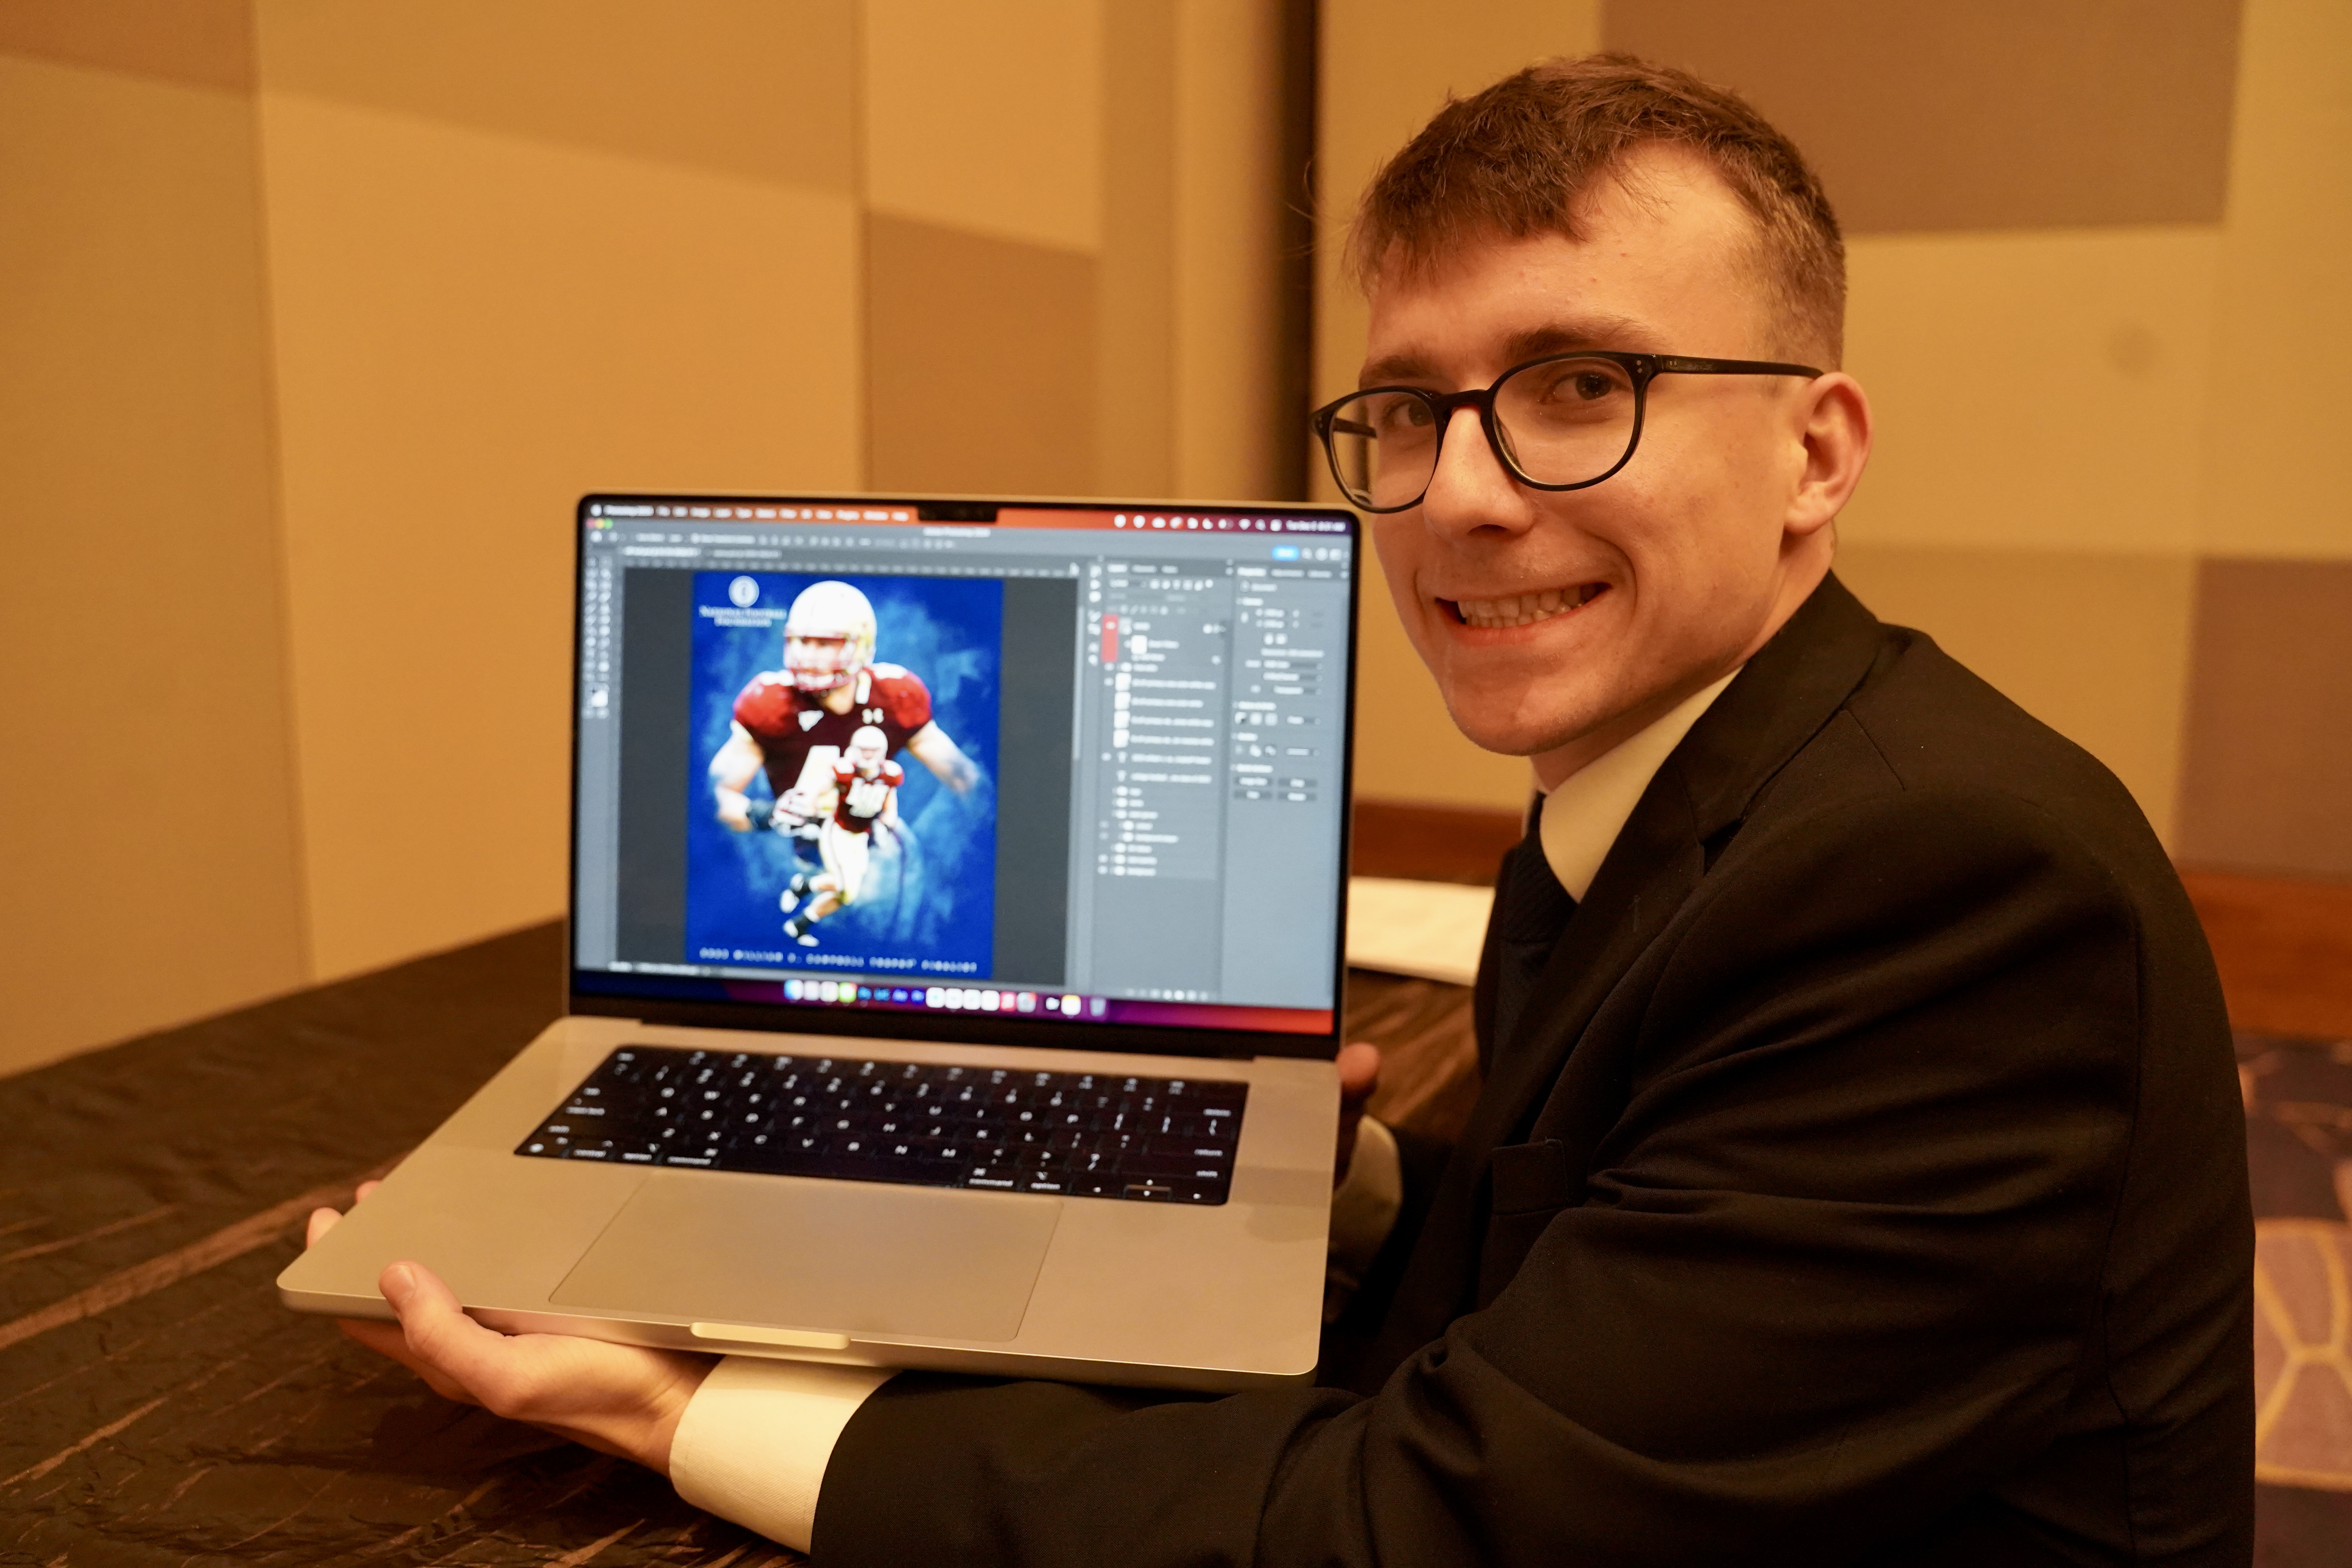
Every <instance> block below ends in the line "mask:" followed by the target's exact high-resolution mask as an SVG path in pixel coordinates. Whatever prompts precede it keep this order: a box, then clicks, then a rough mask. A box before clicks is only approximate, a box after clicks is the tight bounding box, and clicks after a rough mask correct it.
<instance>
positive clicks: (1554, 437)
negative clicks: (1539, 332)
mask: <svg viewBox="0 0 2352 1568" xmlns="http://www.w3.org/2000/svg"><path fill="white" fill-rule="evenodd" d="M1636 407H1637V399H1636V396H1635V392H1634V386H1633V377H1632V376H1631V375H1630V374H1627V373H1626V370H1625V367H1624V366H1622V365H1621V364H1619V363H1616V362H1615V361H1613V360H1605V359H1558V360H1544V361H1540V362H1538V363H1535V364H1529V365H1522V366H1521V367H1520V368H1519V369H1517V370H1516V371H1514V372H1512V373H1511V374H1510V375H1509V376H1508V377H1507V379H1506V380H1505V381H1504V382H1503V384H1501V385H1500V386H1498V387H1496V389H1495V424H1496V433H1497V434H1498V435H1499V436H1500V437H1501V439H1502V443H1503V448H1504V451H1505V453H1506V455H1507V458H1508V460H1509V461H1510V462H1511V463H1513V464H1514V465H1516V466H1517V468H1518V470H1519V473H1520V474H1521V476H1522V477H1523V478H1525V479H1528V480H1529V481H1531V482H1533V483H1535V484H1538V485H1553V486H1565V485H1578V484H1585V483H1588V482H1590V481H1591V480H1593V479H1599V478H1600V477H1601V475H1603V474H1605V473H1607V472H1609V470H1610V469H1612V468H1615V467H1616V466H1617V464H1618V463H1619V461H1620V460H1621V459H1622V458H1624V456H1625V453H1626V451H1627V449H1628V448H1629V447H1631V446H1632V445H1633V431H1634V425H1635V418H1636V412H1635V411H1636ZM1443 435H1444V432H1443V431H1442V430H1441V429H1440V428H1439V426H1438V414H1437V405H1435V404H1434V403H1433V402H1432V401H1431V400H1430V399H1429V398H1428V397H1427V396H1425V395H1423V394H1420V393H1416V392H1403V391H1394V390H1391V391H1380V392H1369V393H1366V394H1364V395H1362V396H1360V397H1353V398H1350V399H1349V400H1348V401H1347V402H1346V403H1344V404H1342V405H1339V408H1338V409H1336V410H1335V411H1334V412H1333V416H1332V420H1331V456H1332V458H1333V461H1334V466H1335V467H1336V468H1337V469H1338V471H1339V483H1340V485H1341V487H1342V488H1343V489H1346V490H1347V492H1348V496H1349V500H1353V501H1354V502H1355V503H1356V504H1357V505H1359V506H1364V507H1370V508H1373V509H1376V510H1389V509H1393V508H1399V507H1407V506H1411V505H1412V503H1413V502H1415V501H1417V500H1420V499H1421V496H1422V492H1423V491H1424V490H1426V489H1428V488H1429V481H1430V480H1431V479H1432V478H1433V477H1434V476H1435V474H1436V472H1437V449H1438V441H1439V438H1440V437H1442V436H1443Z"/></svg>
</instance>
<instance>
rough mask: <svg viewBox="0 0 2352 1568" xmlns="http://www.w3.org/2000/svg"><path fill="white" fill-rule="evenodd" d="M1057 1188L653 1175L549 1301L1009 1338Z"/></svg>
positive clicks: (1040, 1256) (1057, 1208)
mask: <svg viewBox="0 0 2352 1568" xmlns="http://www.w3.org/2000/svg"><path fill="white" fill-rule="evenodd" d="M1061 1212H1062V1202H1061V1200H1060V1199H1059V1198H1051V1197H1044V1196H1030V1195H1028V1194H1014V1193H973V1192H960V1191H955V1190H952V1189H948V1188H939V1187H899V1186H888V1185H885V1184H880V1183H867V1182H802V1181H794V1180H792V1179H790V1178H785V1177H776V1176H727V1175H721V1174H718V1173H712V1174H709V1175H702V1174H696V1173H687V1172H683V1171H680V1172H667V1171H656V1172H655V1173H652V1174H651V1175H650V1176H648V1177H647V1179H646V1183H645V1184H644V1185H642V1186H640V1187H639V1188H638V1189H637V1190H636V1193H635V1195H634V1196H633V1197H631V1198H630V1199H629V1201H628V1203H627V1204H626V1205H624V1206H623V1207H622V1209H621V1212H620V1213H619V1214H618V1215H614V1219H613V1223H612V1224H610V1225H608V1226H605V1227H604V1234H603V1235H602V1236H600V1237H597V1238H596V1242H595V1245H593V1246H592V1247H589V1249H588V1251H587V1253H586V1255H585V1256H583V1258H581V1259H580V1261H579V1262H578V1263H576V1264H574V1265H573V1266H572V1272H571V1273H570V1274H569V1275H568V1276H566V1277H565V1279H564V1281H563V1283H562V1285H561V1286H559V1287H558V1288H557V1289H556V1291H555V1294H554V1295H553V1296H551V1298H549V1299H550V1300H551V1301H553V1302H554V1303H555V1304H556V1305H558V1306H564V1307H587V1308H593V1309H598V1310H604V1311H610V1312H642V1313H645V1314H647V1315H648V1316H656V1317H666V1318H688V1319H706V1320H716V1321H724V1322H730V1323H750V1324H759V1325H761V1326H772V1327H777V1328H793V1329H817V1330H827V1329H829V1330H834V1331H838V1332H842V1333H851V1334H857V1333H866V1334H905V1335H909V1336H917V1335H919V1336H922V1337H926V1338H935V1339H950V1340H1009V1339H1011V1338H1013V1335H1014V1334H1016V1333H1018V1332H1020V1331H1021V1317H1022V1314H1023V1313H1024V1312H1025V1311H1027V1310H1028V1309H1029V1291H1030V1288H1031V1287H1032V1286H1034V1284H1035V1283H1036V1280H1037V1269H1038V1267H1039V1266H1040V1265H1041V1264H1043V1263H1044V1262H1045V1248H1046V1247H1048V1246H1049V1245H1050V1244H1051V1243H1052V1241H1053V1239H1054V1225H1055V1221H1056V1220H1058V1219H1059V1218H1060V1217H1061Z"/></svg>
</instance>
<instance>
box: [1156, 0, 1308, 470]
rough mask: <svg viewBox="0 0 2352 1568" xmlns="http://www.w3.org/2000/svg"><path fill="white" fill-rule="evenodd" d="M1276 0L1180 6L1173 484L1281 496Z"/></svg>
mask: <svg viewBox="0 0 2352 1568" xmlns="http://www.w3.org/2000/svg"><path fill="white" fill-rule="evenodd" d="M1281 49H1282V12H1281V8H1280V7H1279V6H1278V5H1269V4H1266V3H1265V0H1185V3H1184V4H1183V5H1181V6H1179V7H1178V9H1177V60H1178V68H1177V82H1178V92H1177V99H1176V142H1177V146H1178V147H1179V148H1180V149H1181V152H1180V154H1179V159H1178V173H1177V179H1176V183H1175V184H1176V189H1175V195H1176V229H1177V236H1178V238H1177V255H1178V262H1177V268H1176V279H1175V284H1176V287H1175V319H1176V321H1177V324H1178V331H1177V334H1176V354H1175V359H1176V386H1177V395H1176V423H1175V431H1174V434H1175V448H1176V463H1175V467H1176V474H1175V478H1176V489H1177V493H1179V494H1180V495H1185V496H1206V497H1234V498H1237V499H1243V500H1256V499H1267V500H1273V499H1278V497H1277V495H1276V492H1277V489H1278V487H1279V485H1280V468H1281V458H1280V457H1279V456H1278V455H1277V453H1276V447H1275V443H1276V441H1282V442H1284V443H1286V444H1287V443H1289V442H1294V441H1296V440H1297V439H1298V435H1297V429H1296V427H1295V425H1296V423H1297V422H1295V421H1288V420H1285V419H1284V417H1283V415H1284V414H1285V413H1286V412H1288V411H1287V410H1283V409H1280V408H1279V407H1278V406H1277V405H1278V403H1279V397H1280V386H1279V384H1278V377H1277V375H1276V353H1277V351H1278V347H1279V345H1278V343H1277V342H1276V339H1277V336H1278V334H1279V333H1280V331H1281V330H1282V328H1281V322H1280V321H1279V319H1278V303H1279V301H1278V299H1277V290H1278V289H1280V288H1281V283H1282V263H1281V256H1280V252H1279V247H1280V243H1281V233H1280V228H1281V217H1282V209H1281V204H1282V200H1283V181H1284V174H1283V170H1282V168H1281V166H1280V163H1279V162H1278V159H1279V157H1280V151H1281V146H1282V124H1281V117H1282V101H1281V93H1282V58H1281Z"/></svg>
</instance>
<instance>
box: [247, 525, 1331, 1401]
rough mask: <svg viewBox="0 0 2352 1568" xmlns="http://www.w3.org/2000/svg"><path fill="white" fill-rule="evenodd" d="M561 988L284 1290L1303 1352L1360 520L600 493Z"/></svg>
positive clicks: (828, 1352) (1043, 1340)
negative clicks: (480, 1082) (433, 1279)
mask: <svg viewBox="0 0 2352 1568" xmlns="http://www.w3.org/2000/svg"><path fill="white" fill-rule="evenodd" d="M578 536H579V571H578V595H579V599H578V621H577V625H578V647H577V658H576V662H575V666H574V668H575V671H576V677H575V691H574V697H573V706H572V713H573V725H572V732H573V747H572V904H571V909H572V927H571V933H570V943H571V959H570V963H571V985H570V1005H569V1008H568V1011H567V1016H564V1017H563V1018H561V1019H559V1020H557V1021H556V1022H555V1023H554V1024H552V1025H551V1026H549V1027H548V1028H547V1030H546V1031H545V1032H544V1033H542V1034H541V1036H540V1037H539V1038H538V1039H536V1040H535V1041H533V1042H532V1043H531V1044H530V1046H529V1047H527V1048H526V1049H525V1050H524V1051H523V1052H522V1054H521V1055H520V1056H518V1057H517V1058H515V1059H514V1060H513V1061H512V1062H510V1063H509V1064H508V1066H507V1067H506V1068H504V1069H503V1070H502V1071H500V1072H499V1075H498V1076H497V1077H496V1078H495V1079H492V1080H491V1081H490V1082H489V1083H488V1085H486V1086H485V1087H484V1088H483V1089H481V1090H480V1091H479V1092H478V1094H476V1095H475V1096H474V1098H473V1099H472V1100H469V1101H468V1102H467V1104H466V1105H465V1106H464V1107H463V1108H462V1109H460V1110H458V1111H457V1114H456V1115H454V1116H452V1117H451V1118H450V1119H449V1121H447V1122H446V1124H444V1125H443V1126H442V1127H441V1129H440V1130H439V1131H436V1133H435V1134H434V1135H433V1137H432V1138H431V1139H429V1140H428V1141H427V1142H425V1145H424V1146H423V1147H422V1148H420V1149H418V1150H417V1151H416V1152H415V1153H413V1154H411V1155H410V1156H409V1157H408V1158H407V1159H406V1160H405V1161H404V1162H403V1163H402V1164H401V1165H400V1166H399V1168H398V1169H396V1170H395V1171H394V1172H393V1173H392V1174H391V1176H390V1177H389V1178H387V1180H386V1181H385V1183H384V1184H383V1188H382V1190H381V1191H380V1192H378V1193H377V1194H376V1195H375V1196H374V1197H373V1198H371V1199H370V1200H369V1201H368V1202H367V1203H366V1204H364V1205H361V1206H359V1207H358V1208H356V1209H354V1210H353V1211H352V1215H351V1216H350V1217H349V1218H348V1219H346V1220H345V1221H344V1222H343V1223H342V1224H341V1225H340V1226H336V1227H335V1229H334V1230H333V1231H332V1232H331V1233H330V1234H329V1235H328V1236H327V1237H325V1239H324V1240H323V1241H322V1242H321V1243H320V1245H319V1246H318V1247H315V1248H313V1249H312V1250H311V1251H310V1252H307V1253H305V1254H304V1255H303V1256H302V1257H301V1258H299V1259H297V1260H296V1261H295V1262H294V1263H293V1264H292V1265H291V1266H290V1267H289V1268H287V1269H286V1271H285V1272H284V1273H283V1274H282V1275H281V1276H280V1277H279V1279H278V1289H279V1292H280V1294H281V1296H282V1298H283V1299H284V1300H285V1301H286V1302H287V1303H288V1304H289V1306H292V1307H295V1308H298V1309H299V1310H306V1311H318V1312H331V1313H335V1314H338V1315H342V1316H355V1317H373V1318H390V1317H391V1316H392V1315H393V1314H392V1312H391V1310H390V1309H389V1307H388V1306H387V1305H386V1304H385V1303H384V1301H383V1299H382V1298H381V1297H380V1296H379V1295H378V1294H377V1291H376V1289H375V1280H376V1277H377V1275H378V1274H379V1273H380V1272H381V1270H382V1269H383V1266H384V1265H385V1264H386V1263H389V1262H391V1261H393V1260H394V1259H396V1258H417V1259H419V1260H421V1261H423V1262H425V1263H426V1264H428V1265H430V1266H431V1267H432V1268H435V1269H436V1270H437V1271H438V1272H440V1273H441V1274H442V1276H443V1277H444V1278H445V1279H447V1280H448V1281H449V1284H450V1286H451V1287H452V1289H455V1290H456V1291H457V1294H458V1296H459V1298H460V1299H461V1300H463V1301H464V1302H465V1303H466V1305H467V1308H468V1309H469V1310H472V1311H473V1312H474V1313H475V1315H476V1316H478V1317H479V1318H480V1319H481V1320H482V1321H485V1322H487V1323H488V1324H490V1325H491V1326H493V1327H496V1328H500V1329H505V1330H509V1331H525V1330H546V1331H562V1332H568V1333H575V1334H584V1335H589V1336H592V1337H595V1338H601V1339H609V1340H617V1341H623V1342H631V1343H637V1344H647V1345H656V1346H665V1347H670V1348H688V1349H700V1350H710V1351H725V1352H735V1353H749V1354H767V1355H777V1356H789V1357H793V1358H798V1359H803V1360H814V1361H831V1362H837V1363H855V1364H863V1365H881V1366H912V1367H929V1368H937V1369H942V1370H951V1371H966V1372H978V1373H998V1374H1004V1375H1024V1376H1045V1377H1066V1378H1075V1379H1085V1380H1096V1381H1106V1382H1117V1383H1128V1384H1141V1385H1161V1386H1175V1387H1192V1388H1201V1389H1229V1388H1239V1387H1245V1386H1249V1385H1252V1384H1262V1383H1266V1382H1270V1381H1283V1380H1291V1379H1299V1378H1305V1377H1307V1376H1309V1375H1311V1373H1313V1370H1314V1367H1315V1362H1316V1355H1317V1339H1318V1326H1319V1318H1320V1308H1321V1301H1322V1281H1323V1269H1324V1247H1325V1237H1326V1232H1327V1229H1328V1219H1329V1197H1330V1190H1331V1163H1332V1157H1333V1142H1334V1134H1335V1131H1336V1125H1337V1117H1338V1089H1337V1079H1336V1077H1335V1074H1334V1070H1333V1068H1332V1058H1334V1057H1335V1056H1336V1055H1337V1054H1338V1049H1339V1000H1340V986H1341V979H1342V973H1343V971H1342V964H1343V958H1342V942H1341V937H1342V932H1343V931H1344V929H1345V918H1344V917H1345V908H1344V904H1345V897H1346V868H1347V852H1346V848H1347V847H1346V828H1347V804H1348V761H1349V734H1350V724H1351V718H1352V707H1351V695H1352V679H1353V668H1354V636H1355V614H1354V605H1355V581H1354V578H1355V574H1356V571H1357V567H1358V561H1357V554H1358V550H1359V547H1360V529H1359V524H1358V522H1357V520H1356V519H1355V517H1354V515H1353V514H1352V513H1349V512H1347V511H1343V510H1328V509H1321V508H1314V507H1307V506H1266V505H1251V506H1219V507H1202V506H1200V505H1198V504H1184V505H1177V504H1172V503H1157V504H1154V503H1148V502H1147V503H1137V504H1133V505H1116V504H1109V503H1103V502H1095V501H1088V502H1047V501H1010V500H1007V501H990V500H971V499H964V500H877V499H873V498H863V497H830V498H824V497H820V498H811V497H799V498H792V499H785V498H766V499H760V498H754V499H751V500H745V499H742V498H736V497H726V498H719V497H679V496H618V495H614V496H591V497H589V498H587V499H586V500H583V501H582V503H581V505H580V510H579V516H578Z"/></svg>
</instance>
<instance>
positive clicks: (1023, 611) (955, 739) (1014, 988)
mask: <svg viewBox="0 0 2352 1568" xmlns="http://www.w3.org/2000/svg"><path fill="white" fill-rule="evenodd" d="M934 510H949V511H950V512H953V510H954V509H952V508H942V509H930V508H925V507H919V506H918V505H916V504H915V503H877V502H874V501H870V500H867V501H852V500H834V501H830V502H828V501H825V500H793V501H785V500H776V501H758V502H751V503H740V502H733V501H727V502H721V501H717V500H701V499H680V500H674V501H673V500H656V499H646V498H629V499H626V500H619V499H615V500H603V501H595V502H592V503H590V505H589V506H588V507H587V508H585V509H584V515H583V518H582V520H581V521H582V527H583V543H582V550H581V570H582V574H583V575H582V582H581V607H580V614H581V635H580V658H581V661H582V663H581V669H580V680H579V692H580V703H581V709H580V715H579V721H578V731H579V744H578V752H577V765H578V776H577V781H576V786H577V794H576V812H575V818H574V823H575V826H574V831H575V834H576V836H577V837H576V842H575V845H574V862H573V864H574V881H575V886H574V897H573V936H572V941H573V969H574V977H575V978H574V984H575V989H578V990H581V991H584V992H587V993H589V994H606V995H636V996H648V997H650V996H676V997H715V998H723V999H726V1000H730V1001H734V1002H751V1003H775V1004H782V1005H798V1006H858V1007H871V1008H887V1009H891V1010H894V1011H897V1010H909V1011H912V1010H920V1011H928V1012H941V1011H945V1012H974V1013H980V1012H986V1013H1003V1014H1013V1015H1018V1016H1024V1020H1025V1019H1027V1018H1034V1019H1035V1020H1036V1021H1038V1022H1040V1023H1045V1022H1049V1021H1051V1022H1063V1021H1066V1022H1071V1023H1077V1022H1097V1023H1110V1024H1139V1025H1154V1026H1196V1027H1202V1028H1216V1029H1243V1030H1251V1031H1277V1032H1286V1033H1305V1034H1325V1033H1328V1032H1329V1031H1330V1030H1331V1028H1332V1020H1333V1012H1334V1009H1335V1007H1336V1005H1337V997H1336V996H1335V994H1334V988H1335V986H1336V984H1337V970H1336V965H1335V963H1334V954H1335V952H1336V949H1337V943H1338V931H1337V929H1336V923H1337V921H1338V919H1339V900H1338V897H1337V893H1338V887H1339V876H1340V867H1339V856H1340V854H1341V844H1342V828H1343V825H1344V821H1345V815H1346V811H1347V799H1346V763H1347V739H1348V729H1347V725H1348V691H1347V682H1348V671H1349V646H1348V639H1349V633H1350V626H1351V616H1350V605H1351V596H1352V595H1353V593H1354V591H1355V584H1354V581H1353V578H1354V574H1355V571H1356V564H1357V563H1356V562H1355V560H1354V558H1353V557H1354V550H1355V544H1354V534H1353V532H1352V527H1351V523H1350V521H1349V520H1348V519H1346V518H1345V517H1343V516H1338V515H1334V514H1332V513H1328V512H1324V513H1319V514H1318V513H1316V512H1314V511H1313V510H1311V509H1304V508H1292V509H1288V510H1276V509H1267V510H1234V509H1230V508H1227V509H1221V510H1213V511H1187V512H1184V513H1182V514H1175V513H1171V512H1170V511H1168V510H1165V509H1157V510H1137V511H1132V512H1130V511H1128V510H1116V509H1106V510H1081V509H1077V508H1069V507H1057V508H1048V507H1014V506H1005V507H1003V508H1001V509H987V510H994V512H995V521H993V522H989V523H964V522H954V521H930V520H928V518H929V516H930V515H932V514H933V512H934ZM982 515H985V512H984V511H983V512H982ZM1073 1043H1076V1042H1075V1040H1074V1042H1073Z"/></svg>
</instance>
